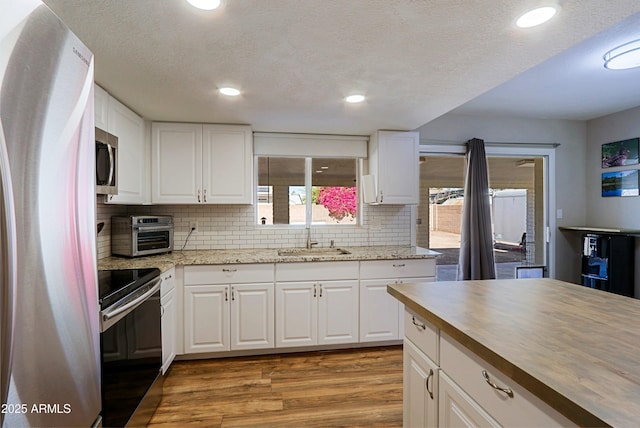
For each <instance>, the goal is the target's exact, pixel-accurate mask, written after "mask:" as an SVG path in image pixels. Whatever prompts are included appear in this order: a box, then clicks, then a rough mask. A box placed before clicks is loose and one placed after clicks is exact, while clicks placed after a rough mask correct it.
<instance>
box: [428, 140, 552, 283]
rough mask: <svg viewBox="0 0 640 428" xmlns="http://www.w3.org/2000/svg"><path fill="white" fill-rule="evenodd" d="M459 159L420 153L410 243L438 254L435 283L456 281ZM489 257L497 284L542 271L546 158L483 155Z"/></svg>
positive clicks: (461, 159)
mask: <svg viewBox="0 0 640 428" xmlns="http://www.w3.org/2000/svg"><path fill="white" fill-rule="evenodd" d="M464 163H465V158H464V155H463V154H452V153H428V152H425V153H422V154H421V157H420V205H419V206H418V208H417V212H416V217H417V221H416V223H417V225H416V244H417V245H418V246H421V247H426V248H431V249H433V250H435V251H438V252H441V253H442V256H440V257H438V258H437V259H436V263H437V280H438V281H448V280H455V279H456V266H457V264H458V252H459V248H460V224H461V214H462V204H463V201H464V190H463V187H464V172H465V168H464ZM487 163H488V168H489V187H490V199H491V215H492V234H493V238H494V246H493V247H494V248H493V251H494V256H495V260H496V268H497V276H498V278H499V279H506V278H514V277H515V276H516V270H517V269H516V268H520V269H518V272H521V273H522V272H523V270H522V268H523V267H533V266H544V267H545V268H547V267H548V262H547V260H548V251H547V248H548V245H547V244H548V243H547V234H546V230H547V219H548V216H547V210H548V204H547V198H548V195H547V188H548V178H547V173H546V171H547V170H548V168H547V164H548V158H547V157H546V156H541V155H535V156H534V155H532V156H513V155H499V154H497V153H492V154H488V157H487Z"/></svg>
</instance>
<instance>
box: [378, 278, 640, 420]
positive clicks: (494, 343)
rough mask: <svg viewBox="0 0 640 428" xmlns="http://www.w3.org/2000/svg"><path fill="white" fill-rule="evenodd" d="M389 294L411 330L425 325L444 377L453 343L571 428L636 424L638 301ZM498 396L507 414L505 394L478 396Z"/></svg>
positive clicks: (524, 291) (436, 289)
mask: <svg viewBox="0 0 640 428" xmlns="http://www.w3.org/2000/svg"><path fill="white" fill-rule="evenodd" d="M387 291H388V292H389V293H390V294H391V295H392V296H394V297H395V298H397V299H398V300H399V301H400V302H401V303H403V304H404V305H405V307H406V308H407V310H408V311H409V312H408V313H409V314H411V313H413V314H415V316H414V317H413V322H414V325H415V324H416V319H418V320H419V319H422V320H424V321H426V322H427V323H429V324H431V326H432V327H433V332H434V333H433V334H434V335H435V336H434V337H436V338H438V339H439V340H440V341H439V342H438V343H439V347H437V346H436V348H435V349H438V351H439V353H438V354H436V357H435V358H432V359H433V360H434V361H436V364H439V367H442V373H444V372H446V371H447V370H450V371H455V370H456V367H454V366H452V364H454V363H452V362H451V361H447V356H446V355H445V354H446V353H445V352H444V351H445V350H446V349H448V348H451V346H450V345H447V343H453V344H454V347H455V346H459V348H460V349H461V350H462V352H466V353H469V354H470V355H472V357H473V358H477V361H479V362H483V363H488V364H489V365H490V366H493V367H494V368H495V369H497V370H498V371H499V372H500V373H498V374H499V375H501V376H502V379H506V380H507V381H510V382H511V383H512V384H514V383H515V384H517V385H515V384H514V385H515V386H519V387H521V389H523V390H525V392H526V393H531V394H532V396H533V397H534V400H537V399H539V400H541V403H540V404H542V405H543V407H545V406H547V405H548V406H549V410H551V411H552V412H557V413H558V415H559V416H563V417H566V418H567V419H568V420H570V421H572V422H574V423H575V424H577V425H581V426H636V425H637V424H638V421H639V418H640V364H639V361H638V360H639V358H640V301H639V300H636V299H632V298H628V297H623V296H618V295H615V294H611V293H606V292H603V291H599V290H593V289H589V288H586V287H582V286H579V285H575V284H569V283H565V282H562V281H558V280H553V279H519V280H487V281H461V282H439V283H414V284H410V283H405V284H393V285H388V287H387ZM416 317H417V318H416ZM409 319H411V316H409ZM418 324H420V322H418ZM405 325H406V324H405ZM421 327H423V325H421ZM406 347H407V338H406V337H405V348H406ZM450 355H451V354H450ZM438 359H439V361H437V360H438ZM450 360H451V359H450ZM405 362H406V360H405ZM445 366H449V367H450V369H446V368H445ZM489 371H490V370H489ZM405 374H406V372H405ZM477 375H478V377H479V379H480V382H481V383H482V382H483V381H484V379H482V377H481V376H482V375H481V374H480V373H478V374H477ZM473 376H475V374H473ZM445 377H446V376H445ZM451 377H452V378H454V381H455V382H457V383H460V382H459V381H458V380H456V379H455V376H451ZM441 380H442V379H441ZM406 381H407V380H406V379H405V382H406ZM487 383H489V382H487ZM495 383H498V382H495ZM514 391H515V390H514ZM503 392H504V391H503ZM494 393H495V394H497V395H499V396H500V399H501V400H502V401H503V402H505V403H507V405H508V402H509V398H508V394H502V393H501V392H499V391H493V392H492V390H491V389H488V391H486V392H485V393H483V394H486V396H490V395H492V394H494ZM511 398H513V395H511ZM483 399H484V398H482V397H481V398H480V399H479V400H477V401H479V402H480V401H482V400H483ZM406 404H407V403H406V402H405V405H406ZM486 410H487V413H488V414H489V415H491V416H493V417H494V418H497V419H499V418H498V417H497V416H494V415H493V414H492V412H491V410H489V409H486ZM440 411H441V412H442V406H441V407H440ZM520 418H521V419H523V418H524V416H522V415H521V416H520ZM556 420H557V419H556ZM498 422H499V421H498ZM532 423H534V422H533V421H531V420H529V421H527V420H522V421H521V424H523V425H527V424H532Z"/></svg>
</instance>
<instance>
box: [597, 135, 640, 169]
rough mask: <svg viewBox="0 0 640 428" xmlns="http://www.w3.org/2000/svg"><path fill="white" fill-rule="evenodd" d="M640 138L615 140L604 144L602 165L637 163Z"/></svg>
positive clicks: (612, 165)
mask: <svg viewBox="0 0 640 428" xmlns="http://www.w3.org/2000/svg"><path fill="white" fill-rule="evenodd" d="M639 143H640V138H630V139H628V140H622V141H614V142H613V143H606V144H603V145H602V167H603V168H611V167H614V166H627V165H636V164H637V163H638V144H639Z"/></svg>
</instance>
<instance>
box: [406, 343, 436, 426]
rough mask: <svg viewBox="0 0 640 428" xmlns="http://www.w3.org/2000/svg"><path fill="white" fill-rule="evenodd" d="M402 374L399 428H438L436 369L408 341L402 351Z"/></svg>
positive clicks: (432, 363) (428, 359) (434, 364)
mask: <svg viewBox="0 0 640 428" xmlns="http://www.w3.org/2000/svg"><path fill="white" fill-rule="evenodd" d="M403 370H404V375H403V376H404V383H403V397H402V398H403V401H404V408H403V415H402V425H403V426H405V427H437V426H438V377H439V371H440V370H439V368H438V365H437V364H436V363H434V362H433V361H431V359H430V358H429V357H427V356H426V355H424V354H423V353H422V351H420V350H419V349H418V348H417V347H416V345H414V344H413V343H412V342H411V341H410V340H407V341H405V342H404V349H403Z"/></svg>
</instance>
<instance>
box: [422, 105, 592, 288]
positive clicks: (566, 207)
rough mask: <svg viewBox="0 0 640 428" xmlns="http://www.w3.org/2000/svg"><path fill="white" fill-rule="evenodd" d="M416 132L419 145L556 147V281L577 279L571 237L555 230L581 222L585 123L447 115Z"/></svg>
mask: <svg viewBox="0 0 640 428" xmlns="http://www.w3.org/2000/svg"><path fill="white" fill-rule="evenodd" d="M418 131H420V139H421V142H422V143H429V142H438V141H450V142H465V141H467V140H469V139H471V138H473V137H477V138H482V139H483V140H485V142H487V143H492V142H508V143H522V144H527V143H529V144H531V143H558V144H560V146H559V147H558V148H557V149H556V168H555V177H556V188H555V189H554V190H555V198H554V199H553V200H552V201H550V208H551V212H550V213H549V214H550V215H551V216H552V219H551V220H552V221H551V222H550V224H551V226H552V233H554V234H555V238H556V239H555V242H556V251H555V267H556V274H555V277H556V278H558V279H562V280H565V281H571V282H578V281H579V278H580V276H579V275H580V263H579V255H578V254H576V252H575V250H574V249H572V248H575V246H574V244H575V242H573V241H574V240H575V237H574V236H572V235H568V234H566V233H563V232H559V231H558V230H557V226H575V225H582V224H585V222H586V214H585V206H586V187H585V178H586V171H585V164H586V163H585V159H586V141H587V125H586V123H585V122H582V121H568V120H543V119H519V118H507V117H484V116H468V115H460V114H446V115H444V116H441V117H440V118H438V119H436V120H434V121H432V122H430V123H428V124H426V125H424V126H422V127H421V128H419V129H418ZM556 210H562V214H563V217H562V218H561V219H554V217H555V215H556ZM554 226H555V227H554Z"/></svg>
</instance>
